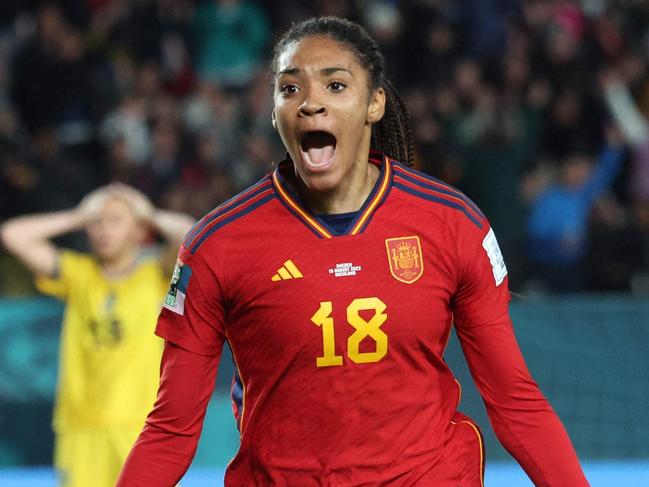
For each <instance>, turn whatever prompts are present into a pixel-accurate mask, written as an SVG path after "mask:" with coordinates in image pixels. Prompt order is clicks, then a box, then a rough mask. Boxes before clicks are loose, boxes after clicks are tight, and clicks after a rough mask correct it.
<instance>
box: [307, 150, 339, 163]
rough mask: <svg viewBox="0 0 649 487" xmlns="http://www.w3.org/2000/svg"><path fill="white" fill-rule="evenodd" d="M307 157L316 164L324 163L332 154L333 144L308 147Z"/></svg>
mask: <svg viewBox="0 0 649 487" xmlns="http://www.w3.org/2000/svg"><path fill="white" fill-rule="evenodd" d="M307 153H308V154H309V159H311V162H312V163H313V164H315V165H316V166H320V165H323V164H326V163H327V162H329V160H331V158H332V157H333V155H334V146H333V145H325V146H324V147H310V148H309V149H308V150H307Z"/></svg>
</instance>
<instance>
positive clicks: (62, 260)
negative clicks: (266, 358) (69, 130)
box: [1, 185, 194, 487]
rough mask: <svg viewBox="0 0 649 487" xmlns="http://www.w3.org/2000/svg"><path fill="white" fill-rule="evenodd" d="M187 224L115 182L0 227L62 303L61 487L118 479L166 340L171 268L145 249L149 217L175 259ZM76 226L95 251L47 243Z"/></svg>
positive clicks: (107, 484) (57, 420)
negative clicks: (76, 201) (63, 206)
mask: <svg viewBox="0 0 649 487" xmlns="http://www.w3.org/2000/svg"><path fill="white" fill-rule="evenodd" d="M193 223H194V222H193V220H192V219H191V218H189V217H187V216H185V215H179V214H175V213H170V212H167V211H161V210H154V209H153V207H152V206H151V204H150V203H149V201H148V200H147V199H146V197H145V196H144V195H142V194H141V193H139V192H138V191H136V190H134V189H133V188H129V187H127V186H124V185H111V186H107V187H104V188H100V189H98V190H95V191H94V192H92V193H91V194H89V195H88V196H87V197H86V198H85V199H84V200H83V201H82V203H81V205H80V206H79V207H78V208H75V209H71V210H67V211H60V212H53V213H46V214H40V215H29V216H22V217H18V218H15V219H13V220H10V221H8V222H6V223H5V224H4V225H3V226H2V227H1V236H2V240H3V241H4V244H5V246H6V247H7V249H8V250H9V251H10V252H12V253H13V254H14V255H16V256H17V257H18V258H19V259H21V260H22V261H23V262H24V263H25V264H26V265H27V266H28V267H29V268H30V269H31V270H32V271H33V272H34V273H35V274H36V276H37V286H38V288H39V289H40V290H41V291H42V292H44V293H46V294H50V295H52V296H56V297H57V298H60V299H62V300H63V301H65V303H66V307H65V317H64V323H63V331H62V336H61V354H60V371H59V381H58V391H57V397H56V405H55V411H54V431H55V434H56V444H55V466H56V469H57V471H58V473H59V475H60V477H59V481H60V484H61V485H63V486H65V487H87V486H91V485H92V486H96V487H113V486H114V485H115V482H116V480H117V476H118V475H119V472H120V469H121V468H122V464H123V463H124V459H125V458H126V455H127V454H128V452H129V450H130V449H131V446H132V445H133V443H134V441H135V439H136V438H137V435H138V433H139V432H140V430H141V429H142V425H143V424H144V420H145V418H146V415H147V413H148V412H149V410H150V409H151V407H152V405H153V403H154V401H155V393H156V390H157V387H158V382H159V381H158V374H159V366H160V356H161V353H162V347H163V342H162V341H161V340H160V339H159V338H157V337H155V336H154V335H153V333H152V331H153V328H154V326H155V322H156V318H157V316H158V313H159V311H160V307H161V305H162V299H163V298H164V295H165V291H166V288H167V286H168V282H169V280H168V272H169V271H170V270H171V269H166V268H165V262H164V260H165V259H164V257H163V258H162V259H160V258H157V257H155V256H152V257H148V258H143V256H142V255H141V252H140V251H141V250H142V243H143V237H144V236H145V235H146V229H147V228H148V227H149V225H151V226H153V228H154V229H155V230H157V231H159V233H160V234H161V235H162V236H163V237H164V238H165V239H166V240H167V245H168V246H170V247H171V248H172V249H173V250H172V252H173V253H172V254H168V255H171V256H172V258H173V259H174V261H175V249H177V247H178V245H179V243H180V242H181V241H182V237H183V235H185V233H186V232H187V231H188V230H189V228H190V227H191V225H192V224H193ZM81 228H85V229H86V231H87V234H88V240H89V243H90V246H91V248H92V251H93V253H92V254H83V253H77V252H72V251H69V250H60V249H58V248H57V247H55V246H54V244H53V243H52V242H50V239H51V238H53V237H56V236H58V235H61V234H63V233H67V232H69V231H72V230H76V229H81ZM167 260H168V259H167ZM167 267H169V266H167ZM171 267H173V263H172V264H171Z"/></svg>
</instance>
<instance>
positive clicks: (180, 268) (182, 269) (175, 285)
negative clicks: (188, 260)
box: [163, 259, 192, 316]
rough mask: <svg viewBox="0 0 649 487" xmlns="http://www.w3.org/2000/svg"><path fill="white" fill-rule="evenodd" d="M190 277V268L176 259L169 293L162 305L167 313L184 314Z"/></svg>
mask: <svg viewBox="0 0 649 487" xmlns="http://www.w3.org/2000/svg"><path fill="white" fill-rule="evenodd" d="M191 276H192V269H191V267H189V266H188V265H187V264H184V263H183V262H182V261H181V260H180V259H178V260H177V261H176V267H175V268H174V272H173V275H172V276H171V283H170V284H169V291H168V292H167V296H166V297H165V301H164V304H163V306H164V307H165V308H167V309H168V310H169V311H173V312H174V313H176V314H179V315H181V316H182V315H184V314H185V296H186V294H187V287H188V286H189V279H190V278H191Z"/></svg>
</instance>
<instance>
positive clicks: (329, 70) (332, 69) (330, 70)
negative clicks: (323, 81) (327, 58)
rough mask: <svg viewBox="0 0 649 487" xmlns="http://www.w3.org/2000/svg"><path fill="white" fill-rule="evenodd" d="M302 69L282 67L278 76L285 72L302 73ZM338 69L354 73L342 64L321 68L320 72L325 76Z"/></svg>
mask: <svg viewBox="0 0 649 487" xmlns="http://www.w3.org/2000/svg"><path fill="white" fill-rule="evenodd" d="M301 71H302V70H301V69H300V68H286V69H282V70H281V71H280V72H279V73H277V75H278V76H282V75H284V74H289V75H294V74H298V73H300V72H301ZM338 71H344V72H345V73H349V74H350V75H352V72H351V71H350V70H349V69H347V68H343V67H342V66H331V67H328V68H322V69H321V70H320V74H321V75H324V76H329V75H331V74H333V73H336V72H338ZM352 76H353V75H352Z"/></svg>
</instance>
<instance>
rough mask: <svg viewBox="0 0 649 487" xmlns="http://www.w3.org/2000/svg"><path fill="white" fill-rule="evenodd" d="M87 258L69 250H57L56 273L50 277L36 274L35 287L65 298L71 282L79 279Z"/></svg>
mask: <svg viewBox="0 0 649 487" xmlns="http://www.w3.org/2000/svg"><path fill="white" fill-rule="evenodd" d="M89 260H90V257H89V256H88V255H85V254H81V253H78V252H73V251H71V250H63V251H61V252H59V255H58V262H57V266H56V273H55V274H54V276H52V277H49V276H44V275H40V276H36V279H35V284H36V288H37V289H38V290H39V291H40V292H42V293H43V294H47V295H49V296H53V297H55V298H59V299H63V300H65V299H67V298H68V296H69V295H70V290H71V287H72V284H73V283H74V282H75V281H79V280H80V279H79V277H80V274H81V273H82V272H84V270H85V269H86V268H87V266H88V263H89Z"/></svg>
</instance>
